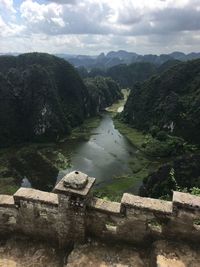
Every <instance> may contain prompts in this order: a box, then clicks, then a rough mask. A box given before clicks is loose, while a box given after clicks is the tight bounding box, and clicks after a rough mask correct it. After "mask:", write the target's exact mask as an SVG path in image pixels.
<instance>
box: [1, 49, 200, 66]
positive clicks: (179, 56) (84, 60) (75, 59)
mask: <svg viewBox="0 0 200 267" xmlns="http://www.w3.org/2000/svg"><path fill="white" fill-rule="evenodd" d="M8 54H9V55H13V56H17V55H19V54H20V53H7V54H6V55H8ZM0 55H5V53H0ZM55 55H56V56H58V57H61V58H64V59H66V60H67V61H68V62H69V63H71V64H72V65H74V66H75V67H76V68H79V67H85V68H87V69H92V68H101V69H107V68H110V67H113V66H116V65H120V64H131V63H136V62H149V63H153V64H155V65H157V66H160V65H162V64H163V63H165V62H167V61H171V60H179V61H187V60H193V59H198V58H200V52H199V53H195V52H191V53H189V54H185V53H183V52H179V51H175V52H172V53H170V54H160V55H154V54H147V55H140V54H137V53H134V52H128V51H125V50H118V51H110V52H108V53H107V54H106V53H103V52H102V53H101V54H99V55H96V56H89V55H72V54H65V53H63V54H55Z"/></svg>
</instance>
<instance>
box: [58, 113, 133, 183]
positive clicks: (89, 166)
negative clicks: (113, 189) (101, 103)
mask: <svg viewBox="0 0 200 267" xmlns="http://www.w3.org/2000/svg"><path fill="white" fill-rule="evenodd" d="M135 153H136V149H135V148H134V147H133V146H132V145H131V144H130V142H129V141H128V140H127V138H126V137H124V136H123V135H121V134H120V132H119V131H118V130H117V129H115V127H114V123H113V120H112V117H111V115H110V114H109V112H105V113H103V114H102V119H101V122H100V124H99V126H98V127H97V128H95V129H93V131H92V133H91V136H90V139H89V141H83V142H79V143H77V144H76V145H75V146H74V151H73V152H72V155H71V165H72V167H70V168H68V169H66V170H64V171H60V172H59V174H58V180H60V179H61V178H62V177H63V176H64V175H65V174H67V173H69V172H71V171H73V170H79V171H82V172H84V173H87V174H88V175H89V176H91V177H95V178H96V187H98V186H101V185H102V184H108V183H110V182H112V180H113V178H114V177H119V176H123V175H128V174H131V169H130V166H129V160H130V158H132V157H134V154H135Z"/></svg>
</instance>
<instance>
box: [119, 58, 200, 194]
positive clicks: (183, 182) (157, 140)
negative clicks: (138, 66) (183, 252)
mask: <svg viewBox="0 0 200 267" xmlns="http://www.w3.org/2000/svg"><path fill="white" fill-rule="evenodd" d="M122 119H123V121H125V122H126V123H128V124H129V125H132V127H134V128H136V129H139V130H141V131H142V132H143V133H145V134H146V139H145V140H144V143H143V144H142V147H143V152H144V153H145V154H147V155H148V156H150V157H154V158H156V157H157V159H158V160H159V161H160V158H162V160H161V162H165V163H164V164H162V163H161V162H160V164H159V165H160V167H159V168H158V170H157V171H154V172H153V173H150V174H149V175H148V176H147V177H146V178H145V179H144V184H143V186H142V187H141V190H140V194H141V195H143V196H150V197H156V198H159V197H164V198H170V195H171V194H172V190H181V191H189V192H192V191H195V192H197V191H198V192H199V189H198V188H200V179H199V170H200V162H199V155H200V153H199V145H200V60H194V61H188V62H185V63H179V64H178V65H177V64H176V65H175V66H173V67H171V68H170V69H168V70H167V71H165V72H163V73H162V74H160V75H157V76H153V77H152V78H151V79H149V80H148V81H146V82H144V83H141V84H139V83H137V84H136V85H135V86H134V87H133V90H132V91H131V93H130V96H129V98H128V101H127V103H126V105H125V108H124V112H123V114H122Z"/></svg>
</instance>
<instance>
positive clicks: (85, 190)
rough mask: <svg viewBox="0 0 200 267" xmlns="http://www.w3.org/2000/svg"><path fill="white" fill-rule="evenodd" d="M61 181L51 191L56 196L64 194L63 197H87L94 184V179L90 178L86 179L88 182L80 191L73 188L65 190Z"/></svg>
mask: <svg viewBox="0 0 200 267" xmlns="http://www.w3.org/2000/svg"><path fill="white" fill-rule="evenodd" d="M63 179H64V178H62V179H61V180H60V181H59V182H58V183H57V185H56V186H55V188H54V189H53V192H54V193H56V194H64V195H76V196H87V195H88V193H89V192H90V190H91V188H92V186H93V184H94V182H95V178H92V177H88V182H87V184H86V186H85V187H84V188H82V189H74V188H67V187H65V186H64V183H63Z"/></svg>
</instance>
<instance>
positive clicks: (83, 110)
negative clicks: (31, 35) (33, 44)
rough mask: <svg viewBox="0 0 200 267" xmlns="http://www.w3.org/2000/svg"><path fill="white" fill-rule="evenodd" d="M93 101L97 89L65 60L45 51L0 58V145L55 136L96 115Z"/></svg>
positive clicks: (117, 94) (47, 138)
mask: <svg viewBox="0 0 200 267" xmlns="http://www.w3.org/2000/svg"><path fill="white" fill-rule="evenodd" d="M108 84H112V85H111V86H109V88H111V89H112V88H113V86H116V85H115V83H114V82H113V81H108V82H107V83H106V84H105V86H106V88H107V87H108ZM98 88H99V87H98ZM109 88H108V89H106V90H109ZM116 89H117V92H116V96H117V97H120V95H119V88H118V87H117V88H116ZM112 93H113V91H112ZM112 93H111V94H112ZM90 95H92V96H90ZM114 99H116V98H112V100H114ZM112 100H111V99H110V100H109V101H108V102H109V103H112ZM95 104H96V102H95ZM93 105H94V104H93V93H92V92H91V90H88V89H87V87H86V86H85V84H84V82H83V80H82V79H81V78H80V76H79V74H78V73H77V72H76V71H75V69H74V67H73V66H71V65H70V64H69V63H68V62H67V61H65V60H64V59H61V58H58V57H55V56H52V55H49V54H42V53H30V54H22V55H19V56H17V57H14V56H1V57H0V126H1V127H0V146H6V145H8V144H12V143H18V142H24V141H33V140H41V139H42V140H43V139H45V140H49V139H50V140H55V139H57V138H59V136H62V135H64V134H68V133H69V132H70V129H71V128H72V127H75V126H77V125H79V124H81V123H82V122H83V120H84V118H86V117H88V116H90V115H93V114H94V113H93V109H92V106H93Z"/></svg>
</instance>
